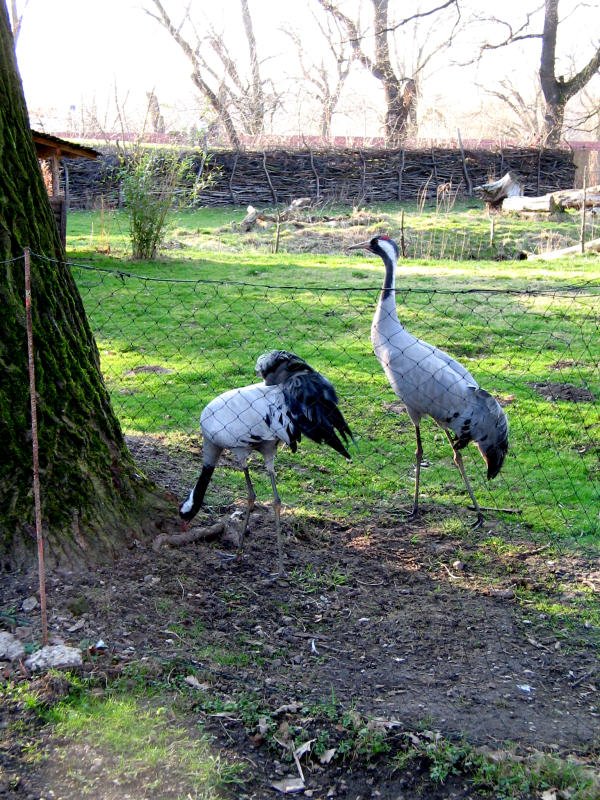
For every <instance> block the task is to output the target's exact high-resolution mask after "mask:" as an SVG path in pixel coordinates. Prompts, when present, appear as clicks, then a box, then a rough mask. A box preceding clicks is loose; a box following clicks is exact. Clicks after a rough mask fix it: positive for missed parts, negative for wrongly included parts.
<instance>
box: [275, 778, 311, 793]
mask: <svg viewBox="0 0 600 800" xmlns="http://www.w3.org/2000/svg"><path fill="white" fill-rule="evenodd" d="M271 787H272V788H273V789H275V791H277V792H281V794H295V793H296V792H303V791H304V781H303V780H301V779H300V778H284V779H283V780H282V781H277V782H276V783H272V784H271Z"/></svg>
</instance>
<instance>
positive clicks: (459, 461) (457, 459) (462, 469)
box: [445, 430, 483, 528]
mask: <svg viewBox="0 0 600 800" xmlns="http://www.w3.org/2000/svg"><path fill="white" fill-rule="evenodd" d="M445 433H446V436H447V437H448V441H449V442H450V445H451V446H452V450H453V452H454V463H455V464H456V466H457V467H458V469H459V470H460V474H461V475H462V476H463V481H464V482H465V486H466V487H467V492H468V493H469V497H470V498H471V502H472V503H473V507H474V508H475V511H476V512H477V520H476V521H475V523H474V524H473V528H479V527H480V526H481V525H482V523H483V514H482V513H481V508H480V507H479V503H478V502H477V500H476V499H475V495H474V494H473V489H471V484H470V483H469V479H468V477H467V473H466V470H465V465H464V464H463V460H462V456H461V454H460V450H457V449H456V446H455V443H454V441H453V440H452V436H451V435H450V433H449V432H448V431H447V430H446V431H445Z"/></svg>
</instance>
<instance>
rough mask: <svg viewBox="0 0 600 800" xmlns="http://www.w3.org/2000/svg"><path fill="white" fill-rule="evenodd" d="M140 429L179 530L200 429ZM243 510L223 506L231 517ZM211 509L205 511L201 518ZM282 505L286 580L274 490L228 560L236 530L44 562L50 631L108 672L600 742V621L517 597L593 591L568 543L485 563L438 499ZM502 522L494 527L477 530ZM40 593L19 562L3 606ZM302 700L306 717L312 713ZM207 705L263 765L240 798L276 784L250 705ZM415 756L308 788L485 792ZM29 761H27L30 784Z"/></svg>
mask: <svg viewBox="0 0 600 800" xmlns="http://www.w3.org/2000/svg"><path fill="white" fill-rule="evenodd" d="M129 443H130V446H131V447H133V448H134V449H135V453H136V458H137V459H138V461H139V462H140V463H141V466H142V467H143V468H144V469H145V471H146V472H147V473H148V474H150V475H151V476H152V477H153V478H154V479H155V480H157V481H158V482H159V483H162V484H163V485H165V486H167V487H168V488H169V489H170V490H171V491H172V492H173V497H174V502H173V518H172V520H170V521H167V522H166V524H165V527H164V531H165V532H166V533H178V532H179V531H180V527H179V524H178V522H177V516H176V508H177V503H176V496H177V495H181V494H182V486H184V487H186V488H187V485H188V483H189V481H188V477H191V476H194V479H195V476H196V472H197V466H198V464H197V461H195V460H194V458H197V459H198V461H199V458H198V455H199V450H200V448H199V442H198V443H196V446H197V449H198V455H196V454H195V453H193V452H190V443H189V442H186V443H185V444H184V443H182V444H181V446H179V445H176V446H175V447H174V448H173V449H171V448H169V447H167V446H166V444H165V442H164V441H162V440H161V439H160V438H158V437H156V438H153V439H141V438H136V439H131V440H130V442H129ZM186 458H187V461H186ZM242 508H243V502H240V504H239V505H238V506H233V507H231V508H229V509H221V510H220V513H221V512H226V513H225V516H226V517H227V518H229V517H230V516H231V514H232V513H234V512H236V511H237V512H239V511H240V510H241V509H242ZM456 514H458V515H461V514H468V512H466V511H465V510H463V509H457V510H456ZM235 517H236V515H235V513H234V521H235ZM237 517H238V518H239V513H238V515H237ZM217 518H218V517H217V516H216V515H212V516H210V515H208V514H204V513H201V514H200V515H199V516H198V518H197V525H198V526H204V525H207V524H210V523H213V522H215V521H216V520H217ZM282 520H283V528H284V531H285V535H286V536H285V538H286V541H285V565H286V572H287V576H286V577H284V578H282V579H280V580H275V581H273V580H271V577H270V576H271V573H272V570H273V567H274V565H275V564H276V563H277V548H276V537H275V532H274V520H273V514H272V509H271V507H270V506H266V507H264V508H259V509H257V510H256V511H255V512H253V514H252V516H251V522H250V534H249V536H248V539H247V541H246V545H245V549H244V555H243V558H242V559H241V560H239V561H233V562H232V561H230V560H228V559H227V558H224V554H225V555H226V556H227V555H233V554H234V553H235V550H236V541H235V539H236V537H235V536H229V537H225V538H221V539H220V540H219V541H217V542H212V543H206V542H194V543H192V544H188V545H186V546H183V547H169V546H166V547H165V546H163V547H161V548H160V549H159V550H158V552H155V551H154V550H153V549H152V546H151V545H152V543H151V542H144V543H140V544H139V546H137V547H136V548H135V549H132V550H129V551H126V552H124V553H123V554H122V555H121V557H120V558H119V559H118V560H116V561H115V562H114V563H112V564H108V565H101V566H98V567H96V568H95V569H93V570H89V571H84V572H73V571H69V570H65V569H62V570H54V571H50V572H49V574H48V608H49V623H50V629H51V633H52V635H54V636H58V637H60V638H62V639H64V640H66V641H68V642H69V643H71V644H77V643H79V644H80V645H81V646H82V648H84V651H85V650H86V648H87V647H88V646H89V644H93V643H94V642H96V641H97V640H98V639H103V640H104V642H105V643H106V644H107V646H108V649H107V650H106V652H105V653H103V654H101V655H99V656H98V655H96V656H94V657H93V658H92V657H91V656H89V657H88V659H87V660H86V662H85V670H86V671H87V672H88V673H89V674H94V675H96V676H101V675H103V674H106V675H107V676H108V675H110V674H115V673H117V674H118V673H119V672H122V671H123V669H125V668H126V667H127V665H128V664H131V663H132V662H134V663H139V662H142V663H145V664H160V665H164V666H161V669H164V670H165V671H166V673H167V674H169V673H170V672H171V671H172V670H174V669H176V668H177V669H179V670H182V669H183V670H184V672H183V673H182V674H184V675H185V674H186V673H190V672H191V673H193V674H195V675H196V676H197V677H198V679H199V681H201V682H202V684H203V685H204V684H206V685H207V686H208V691H209V692H210V693H211V695H214V696H217V697H220V698H224V699H227V698H234V697H239V696H244V695H253V696H258V697H260V700H261V704H262V705H263V707H264V708H266V709H270V710H274V709H278V708H280V707H282V706H285V705H289V704H292V703H298V704H299V707H300V706H304V707H309V708H310V707H311V706H314V705H315V704H319V703H320V704H327V703H330V702H331V698H332V697H335V698H336V702H337V703H339V704H340V705H341V706H342V707H343V708H346V709H354V710H355V711H356V712H358V713H360V714H361V715H364V716H366V717H376V718H379V719H382V720H387V721H393V722H394V723H395V724H396V723H397V724H398V725H400V726H401V727H402V729H403V730H410V729H412V730H418V729H419V728H420V727H421V728H422V726H423V725H425V726H426V727H427V728H428V729H432V730H439V731H440V732H441V733H442V734H443V735H444V736H447V737H451V738H452V737H457V738H459V737H463V736H464V737H466V739H467V740H468V741H470V742H471V743H473V744H476V745H485V746H487V747H489V748H492V749H496V748H498V747H501V746H502V743H504V742H507V741H510V742H514V743H516V746H517V747H519V748H541V749H544V750H549V751H551V752H556V753H573V752H575V753H577V752H588V751H589V750H590V748H592V747H593V746H594V744H596V746H597V745H598V730H599V719H600V707H599V704H598V678H599V677H600V676H599V674H598V660H597V651H596V648H595V645H594V639H593V636H592V633H593V631H592V630H591V629H589V630H588V629H587V628H586V627H585V626H583V625H581V626H580V628H579V629H577V630H575V631H568V632H567V631H566V630H565V628H564V625H560V624H553V625H552V624H550V621H549V619H548V618H547V615H546V614H541V613H538V612H537V611H536V609H535V606H533V605H532V606H530V607H529V608H528V607H527V606H525V607H523V606H521V605H519V604H518V602H517V600H516V591H515V590H516V589H518V588H523V589H526V590H530V591H532V592H535V591H542V589H543V590H544V591H546V590H547V591H550V592H552V591H555V592H556V594H557V595H558V594H560V592H561V591H564V590H563V589H562V588H561V587H564V586H568V585H576V584H577V583H579V584H585V585H586V586H587V585H591V586H595V587H596V589H597V578H598V574H597V568H596V570H595V571H592V569H591V568H590V565H589V564H588V563H586V562H585V561H584V560H581V559H577V558H573V557H570V558H569V557H567V556H566V555H564V556H563V557H562V558H561V560H560V561H559V562H556V561H547V560H545V555H544V551H545V548H543V547H542V548H535V547H531V546H529V545H527V546H526V548H525V549H521V550H520V551H519V553H518V555H515V556H514V557H512V558H511V557H509V556H504V555H503V556H502V557H500V556H498V558H497V560H496V561H492V562H491V563H490V565H489V569H487V570H481V569H480V570H477V569H475V567H474V566H473V565H475V564H476V561H475V560H473V561H472V562H471V561H469V558H468V556H469V553H470V552H474V550H475V548H476V545H477V543H476V541H475V540H474V539H468V540H465V539H464V538H463V539H454V538H453V537H452V536H449V535H442V534H441V533H440V532H439V530H438V532H435V531H434V530H433V528H432V525H431V524H429V525H428V518H427V515H425V516H424V517H423V520H422V521H421V522H420V523H419V524H418V525H417V524H414V523H411V524H409V523H407V522H404V521H402V520H401V519H399V520H395V519H389V518H381V519H377V520H370V521H366V522H354V521H352V520H349V521H348V523H347V524H341V523H339V522H335V521H333V520H327V519H319V518H306V517H302V516H301V515H300V514H295V513H294V510H293V509H286V510H285V512H284V514H283V518H282ZM430 523H431V520H430ZM490 535H491V530H490V529H489V528H488V530H487V531H486V532H484V533H482V534H481V536H482V537H485V536H490ZM459 556H460V561H459V560H458V559H459ZM586 582H587V583H586ZM589 582H591V583H589ZM552 587H554V589H552ZM35 591H36V583H35V580H34V579H27V578H25V577H23V576H17V575H15V576H12V577H11V578H10V580H8V581H6V583H5V587H4V591H3V606H4V607H10V608H13V609H14V608H16V609H20V608H21V604H22V601H23V599H24V598H25V597H28V596H29V595H31V594H34V593H35ZM18 624H19V625H20V626H22V627H23V626H29V627H30V628H31V629H32V630H33V631H35V630H38V629H39V619H38V618H37V617H36V612H35V611H33V612H30V613H29V614H24V613H22V612H20V613H19V622H18ZM175 665H179V667H176V666H175ZM182 665H185V666H182ZM59 688H60V687H59ZM300 716H301V715H300V714H298V715H297V719H296V720H295V721H296V722H297V723H298V724H305V723H303V722H302V720H301V719H300ZM201 721H203V723H204V724H206V725H207V726H208V728H209V730H210V731H211V732H212V733H213V734H214V735H215V736H217V739H218V741H219V743H220V746H221V747H222V748H223V749H224V752H228V753H229V754H231V756H232V757H234V756H235V757H237V758H241V759H244V760H248V761H249V763H251V764H252V769H251V773H252V775H253V777H252V779H251V781H250V782H249V784H247V785H246V787H245V789H244V791H239V792H233V794H232V796H235V797H237V798H242V797H245V798H265V797H268V796H271V794H272V790H271V789H270V788H269V786H270V785H271V783H272V782H273V781H274V780H281V777H282V775H285V774H288V773H289V772H290V768H289V766H286V765H285V764H283V765H282V762H281V758H277V757H275V756H274V755H273V753H272V752H270V751H268V749H267V748H266V747H264V746H261V745H260V737H257V736H255V735H254V736H253V732H252V731H248V730H247V729H245V728H244V726H243V725H242V723H241V721H240V720H239V719H235V718H234V719H224V718H211V717H210V715H203V716H202V715H201ZM290 724H292V723H291V722H290ZM254 733H256V732H254ZM419 769H420V768H419V767H418V765H417V766H415V767H414V769H409V770H407V771H405V772H400V773H395V772H394V771H393V769H392V768H391V765H387V766H385V767H381V768H380V767H377V768H375V767H368V766H366V765H365V764H363V765H362V766H358V765H353V764H352V763H350V764H347V763H341V764H340V762H339V761H338V762H337V763H332V764H331V765H329V766H327V767H319V768H317V769H312V770H311V771H310V773H309V779H308V781H307V787H308V788H309V789H310V791H311V792H312V795H309V796H312V797H314V798H325V797H335V798H338V797H339V798H353V800H354V798H356V797H358V796H361V797H364V798H367V797H377V798H381V800H395V799H396V798H398V797H404V798H406V799H407V800H409V798H416V797H417V796H419V795H420V796H427V797H429V798H436V799H437V798H439V799H440V800H441V798H450V797H454V798H465V799H466V798H476V797H477V795H476V794H474V793H473V792H472V791H470V789H469V787H468V785H467V784H466V783H465V784H461V783H460V780H459V779H456V780H455V779H451V780H450V781H449V782H448V783H447V784H446V785H444V786H443V787H437V788H435V787H434V788H432V787H431V784H428V786H429V790H428V792H426V794H425V795H423V794H422V787H421V788H419V787H420V786H421V784H422V780H423V775H422V773H420V772H419ZM291 771H292V772H293V765H292V768H291ZM35 774H36V773H35V769H34V768H32V771H31V773H30V775H29V779H30V780H31V781H33V782H34V783H35ZM23 785H25V784H23ZM55 788H56V787H55ZM330 791H333V793H332V794H328V792H330ZM7 796H10V795H7ZM13 796H14V797H25V796H27V794H25V793H24V794H21V795H18V794H15V795H13ZM31 796H34V797H38V796H39V795H31ZM57 796H58V795H57ZM60 796H61V797H65V798H67V797H71V796H73V797H74V795H69V794H64V795H62V794H61V795H60ZM123 797H124V795H123Z"/></svg>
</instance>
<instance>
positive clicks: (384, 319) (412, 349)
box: [348, 236, 508, 527]
mask: <svg viewBox="0 0 600 800" xmlns="http://www.w3.org/2000/svg"><path fill="white" fill-rule="evenodd" d="M348 249H351V250H358V249H363V250H368V251H369V252H371V253H375V255H378V256H380V258H381V259H382V260H383V263H384V266H385V279H384V282H383V288H382V290H381V295H380V298H379V302H378V304H377V309H376V310H375V316H374V317H373V324H372V326H371V342H372V344H373V349H374V351H375V355H376V356H377V358H378V360H379V363H380V364H381V366H382V367H383V371H384V372H385V374H386V376H387V379H388V380H389V382H390V384H391V386H392V389H393V390H394V391H395V393H396V394H397V395H398V397H399V398H400V399H401V400H402V401H403V403H404V404H405V405H406V410H407V411H408V415H409V416H410V418H411V420H412V423H413V425H414V426H415V433H416V438H417V449H416V452H415V458H416V469H415V494H414V501H413V508H412V512H411V517H412V518H414V517H416V516H417V515H418V513H419V479H420V474H421V463H422V461H423V446H422V443H421V429H420V423H421V419H422V418H423V417H425V416H429V417H432V418H433V420H434V421H435V422H436V423H437V424H438V425H439V426H440V427H441V428H442V429H443V430H444V432H445V434H446V436H447V437H448V441H449V442H450V445H451V446H452V450H453V453H454V463H455V464H456V466H457V467H458V469H459V471H460V474H461V475H462V477H463V480H464V482H465V486H466V487H467V491H468V493H469V496H470V498H471V501H472V503H473V506H474V508H475V511H476V512H477V520H476V522H475V524H474V527H479V526H480V525H481V524H482V522H483V514H482V512H481V508H480V506H479V504H478V503H477V500H476V499H475V495H474V494H473V490H472V488H471V484H470V483H469V479H468V477H467V473H466V472H465V467H464V464H463V460H462V456H461V453H460V451H461V450H462V449H463V448H464V447H466V446H467V444H468V443H469V442H471V441H472V442H475V444H476V445H477V447H478V448H479V451H480V452H481V455H482V456H483V459H484V461H485V462H486V464H487V477H488V479H491V478H494V477H495V476H496V475H497V474H498V473H499V472H500V469H501V468H502V464H503V462H504V457H505V456H506V453H507V451H508V422H507V420H506V415H505V413H504V411H503V410H502V408H501V407H500V404H499V403H498V401H497V400H496V399H495V398H494V397H492V395H491V394H490V393H489V392H486V391H485V389H480V388H479V385H478V383H477V381H476V380H475V378H473V376H472V375H471V373H470V372H469V371H468V370H467V369H465V367H463V365H462V364H460V363H459V362H458V361H455V360H454V359H453V358H452V357H451V356H449V355H448V353H445V352H444V351H443V350H439V349H438V348H437V347H434V346H433V345H430V344H428V343H427V342H424V341H423V340H422V339H417V337H416V336H413V335H412V334H411V333H409V332H408V331H407V330H406V328H405V327H404V326H403V325H402V323H401V322H400V320H399V319H398V313H397V310H396V293H395V286H396V284H395V280H396V266H397V263H398V252H399V251H398V245H397V244H396V242H394V240H393V239H390V238H389V236H375V237H374V238H373V239H371V240H370V241H367V242H360V243H359V244H355V245H352V246H351V247H350V248H348Z"/></svg>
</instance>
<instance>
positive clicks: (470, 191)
mask: <svg viewBox="0 0 600 800" xmlns="http://www.w3.org/2000/svg"><path fill="white" fill-rule="evenodd" d="M456 133H457V134H458V146H459V147H460V157H461V159H462V170H463V175H464V176H465V183H466V185H467V197H472V195H473V183H472V181H471V178H470V176H469V170H468V168H467V159H466V158H465V151H464V148H463V143H462V137H461V135H460V129H457V130H456Z"/></svg>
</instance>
